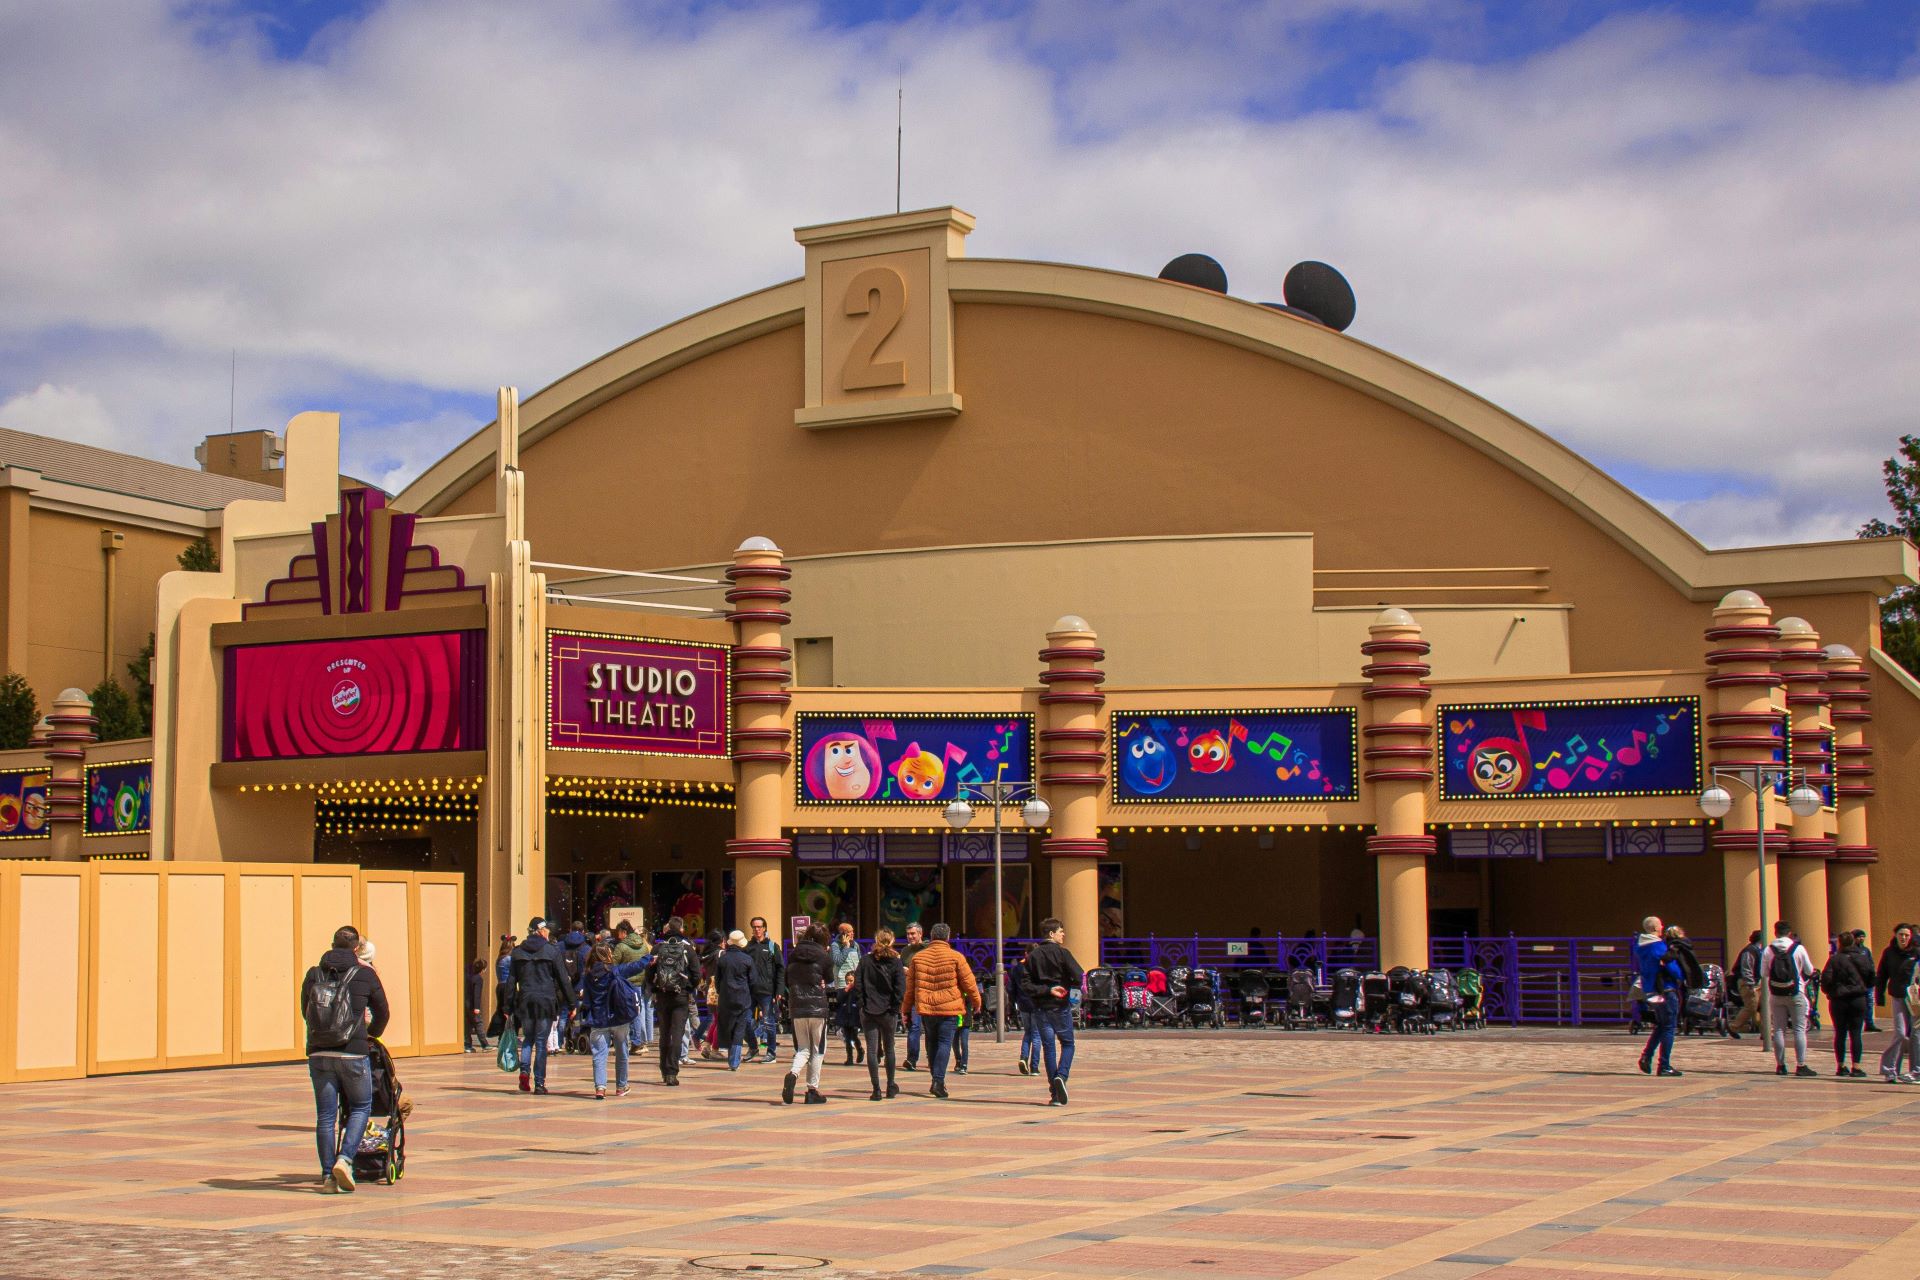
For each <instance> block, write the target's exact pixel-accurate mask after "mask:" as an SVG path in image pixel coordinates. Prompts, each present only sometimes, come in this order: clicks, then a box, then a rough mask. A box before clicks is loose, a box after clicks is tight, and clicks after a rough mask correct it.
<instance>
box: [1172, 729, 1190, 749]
mask: <svg viewBox="0 0 1920 1280" xmlns="http://www.w3.org/2000/svg"><path fill="white" fill-rule="evenodd" d="M1188 741H1189V739H1188V737H1187V726H1185V725H1181V726H1180V736H1179V737H1177V738H1175V739H1174V740H1173V745H1174V746H1176V747H1184V746H1186V745H1187V743H1188Z"/></svg>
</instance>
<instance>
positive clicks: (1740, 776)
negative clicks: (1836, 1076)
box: [1700, 763, 1821, 1047]
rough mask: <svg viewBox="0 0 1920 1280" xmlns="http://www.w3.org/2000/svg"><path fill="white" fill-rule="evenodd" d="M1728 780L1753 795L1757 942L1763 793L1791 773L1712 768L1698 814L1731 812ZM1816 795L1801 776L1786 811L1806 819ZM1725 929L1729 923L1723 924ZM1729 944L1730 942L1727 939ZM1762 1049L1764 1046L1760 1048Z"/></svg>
mask: <svg viewBox="0 0 1920 1280" xmlns="http://www.w3.org/2000/svg"><path fill="white" fill-rule="evenodd" d="M1722 778H1730V779H1732V780H1733V781H1735V782H1738V783H1739V784H1740V785H1741V786H1743V787H1745V788H1747V789H1748V790H1749V791H1751V792H1753V856H1754V862H1755V864H1756V867H1757V870H1758V872H1759V880H1760V885H1759V889H1760V938H1761V940H1762V941H1765V940H1766V937H1767V914H1768V913H1767V790H1768V789H1769V788H1771V787H1774V786H1776V785H1778V784H1779V783H1780V782H1781V781H1783V780H1784V781H1786V782H1789V783H1791V782H1792V781H1793V770H1792V768H1790V767H1789V766H1787V765H1784V764H1758V763H1755V764H1716V765H1714V766H1713V785H1712V786H1710V787H1708V788H1707V789H1706V790H1705V791H1702V792H1701V793H1700V811H1701V812H1702V813H1704V814H1706V815H1707V816H1708V817H1709V818H1724V817H1726V816H1727V814H1729V813H1731V812H1732V811H1733V796H1732V794H1731V793H1729V792H1728V791H1727V789H1726V788H1725V787H1723V786H1721V785H1720V779H1722ZM1820 804H1821V800H1820V793H1819V792H1818V791H1815V790H1814V789H1813V788H1812V787H1809V786H1808V785H1807V783H1806V776H1805V774H1804V773H1803V774H1802V775H1801V779H1800V785H1799V786H1797V787H1794V788H1793V789H1792V790H1790V791H1789V792H1787V808H1788V809H1791V810H1792V811H1793V813H1794V815H1795V816H1796V817H1801V818H1806V817H1810V816H1812V815H1813V814H1816V813H1818V812H1819V811H1820ZM1727 923H1728V925H1729V926H1731V925H1732V923H1733V922H1732V921H1728V922H1727ZM1729 941H1730V942H1731V939H1729ZM1763 1047H1764V1046H1763Z"/></svg>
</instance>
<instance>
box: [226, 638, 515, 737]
mask: <svg viewBox="0 0 1920 1280" xmlns="http://www.w3.org/2000/svg"><path fill="white" fill-rule="evenodd" d="M486 652H487V645H486V633H485V632H483V631H435V632H427V633H423V634H419V635H398V636H359V637H352V638H347V639H340V640H294V641H288V642H286V643H283V644H247V645H234V646H232V647H230V648H229V649H227V651H226V662H225V674H226V687H225V695H224V700H223V701H224V707H223V713H224V714H223V722H222V730H223V733H222V738H221V750H220V758H221V759H222V760H227V761H238V760H302V759H314V758H320V757H327V756H360V755H389V754H403V753H409V752H420V751H478V750H480V749H482V748H483V747H485V745H486V730H485V727H484V726H485V723H486V708H487V673H486Z"/></svg>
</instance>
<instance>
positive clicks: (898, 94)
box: [893, 80, 907, 213]
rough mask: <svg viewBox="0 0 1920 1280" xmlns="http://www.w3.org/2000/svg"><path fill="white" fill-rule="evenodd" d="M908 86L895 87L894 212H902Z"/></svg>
mask: <svg viewBox="0 0 1920 1280" xmlns="http://www.w3.org/2000/svg"><path fill="white" fill-rule="evenodd" d="M906 124H907V86H906V82H905V81H904V80H899V81H895V82H894V87H893V211H894V212H895V213H898V212H900V158H901V153H902V150H903V148H904V145H905V141H906V131H907V130H906Z"/></svg>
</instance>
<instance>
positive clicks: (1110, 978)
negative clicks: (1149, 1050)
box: [1080, 969, 1120, 1027]
mask: <svg viewBox="0 0 1920 1280" xmlns="http://www.w3.org/2000/svg"><path fill="white" fill-rule="evenodd" d="M1080 1012H1081V1014H1082V1015H1083V1016H1084V1017H1085V1019H1086V1024H1087V1025H1088V1026H1090V1027H1110V1026H1112V1025H1113V1024H1115V1023H1116V1022H1118V1021H1120V975H1118V974H1117V973H1115V972H1114V971H1113V970H1112V969H1089V970H1087V992H1086V995H1085V996H1084V997H1082V999H1081V1001H1080Z"/></svg>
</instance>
